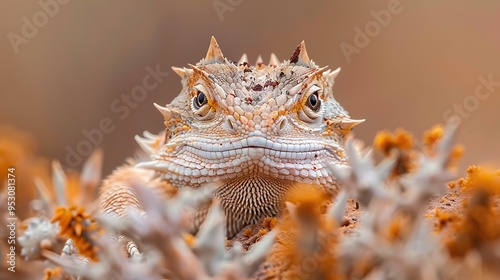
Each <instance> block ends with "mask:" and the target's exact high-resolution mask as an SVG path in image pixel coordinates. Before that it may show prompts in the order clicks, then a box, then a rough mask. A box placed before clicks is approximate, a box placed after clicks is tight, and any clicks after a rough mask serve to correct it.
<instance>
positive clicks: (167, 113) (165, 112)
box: [153, 103, 174, 121]
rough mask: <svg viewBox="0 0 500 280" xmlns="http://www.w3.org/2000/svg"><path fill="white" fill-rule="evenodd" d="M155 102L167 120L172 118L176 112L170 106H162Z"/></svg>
mask: <svg viewBox="0 0 500 280" xmlns="http://www.w3.org/2000/svg"><path fill="white" fill-rule="evenodd" d="M153 104H154V105H155V107H156V109H158V111H160V113H161V114H162V115H163V118H164V119H165V120H166V121H168V120H170V119H171V118H172V117H173V116H174V113H173V112H172V110H170V109H169V108H167V107H163V106H160V105H158V104H156V103H153Z"/></svg>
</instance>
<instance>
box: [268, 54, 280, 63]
mask: <svg viewBox="0 0 500 280" xmlns="http://www.w3.org/2000/svg"><path fill="white" fill-rule="evenodd" d="M279 64H280V60H279V59H278V57H277V56H276V55H275V54H274V53H272V54H271V58H270V59H269V66H278V65H279Z"/></svg>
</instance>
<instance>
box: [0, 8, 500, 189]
mask: <svg viewBox="0 0 500 280" xmlns="http://www.w3.org/2000/svg"><path fill="white" fill-rule="evenodd" d="M499 27H500V1H496V0H478V1H469V0H442V1H411V0H401V1H394V0H376V1H375V0H374V1H345V0H344V1H339V0H337V1H264V0H253V1H249V0H215V1H117V0H92V1H90V0H87V1H70V0H59V1H56V0H42V1H40V2H38V1H15V0H5V1H1V2H0V35H1V36H2V38H3V39H2V40H0V71H1V72H0V89H1V98H0V127H1V129H0V146H1V147H0V150H1V152H0V157H2V159H0V163H1V164H0V165H2V168H4V166H7V165H9V164H13V163H14V164H16V165H18V172H23V171H22V170H21V169H22V166H24V165H23V164H28V165H30V164H31V165H34V166H37V168H39V169H40V170H42V171H40V172H48V171H49V167H50V166H49V164H47V162H48V161H49V160H52V159H57V160H59V161H60V162H61V164H62V165H63V166H65V167H71V168H74V169H80V168H81V165H82V163H83V160H84V159H85V158H86V157H87V155H88V153H89V151H88V148H89V145H87V144H85V143H89V142H90V139H89V137H87V135H94V138H93V139H94V142H95V143H91V145H90V147H91V148H93V147H96V146H98V147H102V148H103V151H104V174H108V173H109V172H111V171H112V169H113V168H115V167H116V166H118V165H120V164H121V163H123V162H124V160H125V158H126V157H128V156H130V155H133V153H134V151H135V150H136V149H137V148H138V146H137V144H136V143H135V141H134V139H133V136H134V135H136V134H142V132H143V131H144V130H148V131H151V132H155V133H156V132H158V131H160V130H162V128H163V123H162V117H161V115H160V114H159V112H157V110H156V109H155V108H154V107H153V102H156V103H159V104H166V103H169V102H170V101H171V100H172V99H173V98H174V97H175V96H176V95H177V94H178V93H179V90H180V88H181V84H180V79H179V77H178V76H177V75H175V74H173V73H172V71H171V70H170V66H180V67H182V66H187V64H188V63H196V62H198V61H199V60H200V59H201V58H202V57H204V56H205V53H206V51H207V48H208V44H209V41H210V36H212V35H214V36H215V37H216V38H217V41H218V42H219V45H220V46H221V48H222V50H223V52H224V54H225V55H226V56H227V57H228V58H230V59H232V60H238V59H239V58H240V56H241V54H242V53H244V52H245V53H247V54H248V56H249V58H250V60H252V61H253V60H255V59H256V58H257V56H258V55H259V54H262V56H263V57H264V60H265V61H266V62H267V59H268V58H269V55H270V53H271V52H274V53H276V54H277V56H278V57H279V58H280V60H284V59H288V58H289V57H290V55H291V54H292V52H293V50H294V49H295V47H296V46H297V44H299V43H300V41H302V40H305V41H306V43H307V50H308V53H309V56H310V57H311V58H312V59H313V60H314V61H315V62H317V63H318V64H319V65H322V66H323V65H329V66H330V67H332V68H336V67H342V72H341V74H340V76H339V77H338V78H337V80H336V84H335V89H334V90H335V91H334V92H335V94H336V98H337V99H338V100H339V102H340V103H341V104H342V105H343V106H344V107H345V108H346V109H347V110H348V111H349V112H350V114H351V116H352V117H354V118H366V119H367V121H366V122H365V123H364V124H363V125H361V126H358V127H357V128H356V129H355V135H356V136H357V137H358V138H360V139H363V140H364V141H365V142H367V143H371V142H372V139H373V137H374V136H375V134H376V132H377V131H379V130H382V129H388V130H394V129H395V128H398V127H403V128H405V129H407V130H409V131H410V132H412V133H414V134H415V135H417V136H418V137H420V135H421V133H422V132H423V131H424V130H426V129H428V128H430V127H431V126H433V125H434V124H437V123H441V122H443V121H444V120H445V119H447V118H455V119H457V118H458V119H460V121H461V122H462V126H461V130H460V134H459V139H458V142H459V143H462V144H464V146H465V148H466V150H465V154H464V156H463V160H462V161H461V165H460V168H461V170H464V169H465V167H466V166H468V165H470V164H491V165H496V166H500V149H499V145H498V143H499V142H500V130H499V124H500V114H499V113H498V110H499V108H500V65H499V63H500V32H499ZM157 68H158V69H159V71H160V72H162V73H161V74H160V75H159V76H156V82H157V83H156V86H155V87H154V89H151V90H147V92H146V94H143V95H141V96H140V98H139V99H140V100H138V99H135V100H134V99H130V96H131V93H132V92H133V91H134V89H136V90H138V89H137V87H138V86H139V87H140V86H141V85H142V83H143V78H144V77H145V76H147V75H149V74H150V72H151V71H153V72H154V71H155V70H156V69H157ZM164 72H168V73H171V74H169V75H167V74H163V73H164ZM481 77H482V78H481ZM478 93H479V95H478ZM127 96H128V97H127ZM127 98H128V99H127ZM97 131H100V132H97ZM96 133H97V134H96ZM99 133H101V134H102V137H100V136H99ZM82 143H83V144H82ZM19 145H21V146H22V147H25V148H19V147H18V146H19ZM78 150H80V152H78ZM75 154H76V155H75ZM28 157H30V158H32V160H30V163H26V158H28ZM79 157H80V159H79ZM9 161H10V162H9ZM35 169H36V168H35ZM37 172H38V171H37ZM4 175H5V174H4V171H2V177H3V176H4ZM26 176H29V175H26ZM21 178H22V177H21ZM28 178H29V177H28ZM2 179H3V178H2ZM20 180H23V179H20ZM24 180H25V181H27V180H28V179H26V177H25V178H24ZM30 180H31V179H30ZM25 183H26V182H25Z"/></svg>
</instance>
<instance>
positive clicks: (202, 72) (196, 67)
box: [188, 63, 208, 77]
mask: <svg viewBox="0 0 500 280" xmlns="http://www.w3.org/2000/svg"><path fill="white" fill-rule="evenodd" d="M188 65H189V67H191V69H193V70H192V71H193V72H194V73H198V74H200V75H204V76H206V77H208V74H207V72H205V71H203V70H202V69H200V68H199V67H198V66H195V65H193V64H189V63H188Z"/></svg>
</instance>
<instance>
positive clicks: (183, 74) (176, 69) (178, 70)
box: [172, 66, 189, 79]
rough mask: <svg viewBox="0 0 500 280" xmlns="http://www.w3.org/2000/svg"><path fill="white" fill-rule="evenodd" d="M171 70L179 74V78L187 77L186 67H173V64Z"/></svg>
mask: <svg viewBox="0 0 500 280" xmlns="http://www.w3.org/2000/svg"><path fill="white" fill-rule="evenodd" d="M172 70H174V72H175V74H177V75H179V77H181V78H183V79H184V78H185V77H187V75H188V71H189V70H188V69H186V68H179V67H175V66H172Z"/></svg>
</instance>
